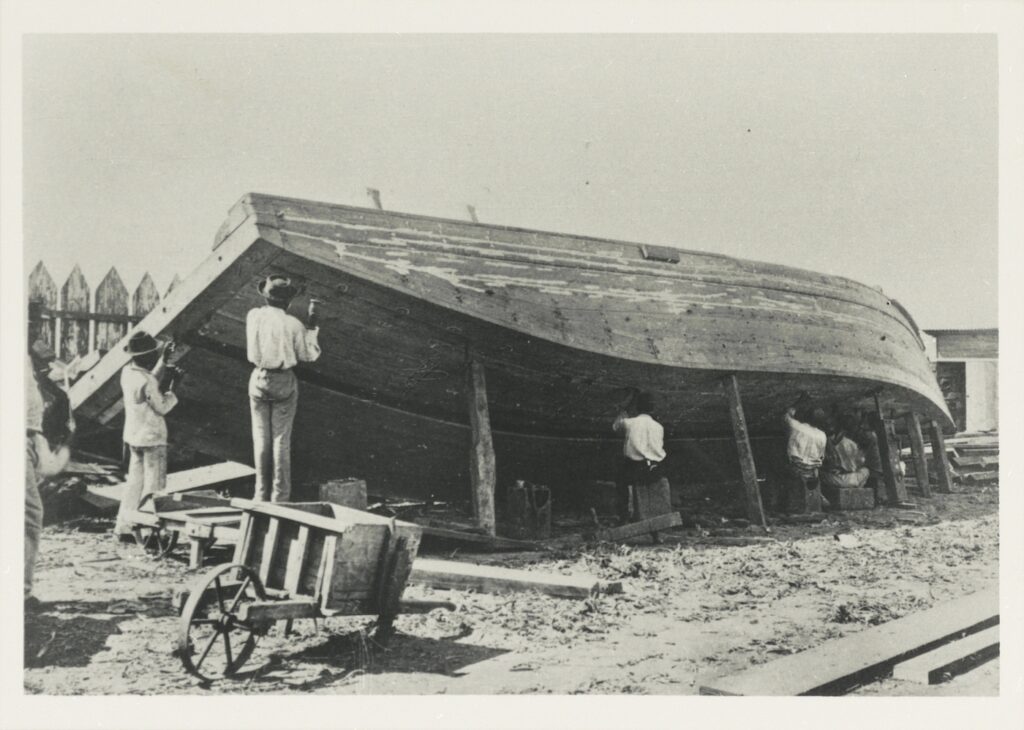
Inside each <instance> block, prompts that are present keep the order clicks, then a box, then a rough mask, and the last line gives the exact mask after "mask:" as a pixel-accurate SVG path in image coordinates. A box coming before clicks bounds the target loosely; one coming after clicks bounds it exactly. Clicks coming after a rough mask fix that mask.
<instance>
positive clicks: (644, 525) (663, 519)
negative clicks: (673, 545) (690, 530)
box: [594, 512, 683, 542]
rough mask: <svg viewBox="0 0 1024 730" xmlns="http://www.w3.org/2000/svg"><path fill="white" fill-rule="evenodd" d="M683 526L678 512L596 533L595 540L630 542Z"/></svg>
mask: <svg viewBox="0 0 1024 730" xmlns="http://www.w3.org/2000/svg"><path fill="white" fill-rule="evenodd" d="M681 524H683V518H682V517H681V516H680V514H679V513H678V512H670V513H668V514H667V515H659V516H657V517H652V518H651V519H649V520H641V521H640V522H630V523H629V524H626V525H622V526H620V527H610V528H608V529H605V530H597V531H596V532H595V533H594V539H595V540H603V541H605V542H618V541H619V540H628V539H629V538H631V537H638V536H640V535H650V534H651V533H653V532H658V531H660V530H668V529H671V528H673V527H678V526H679V525H681Z"/></svg>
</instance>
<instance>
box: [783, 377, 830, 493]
mask: <svg viewBox="0 0 1024 730" xmlns="http://www.w3.org/2000/svg"><path fill="white" fill-rule="evenodd" d="M806 400H807V399H806V396H803V395H802V396H801V397H800V400H799V401H797V405H799V404H801V403H804V402H805V401H806ZM782 418H783V421H784V422H785V424H786V429H787V432H788V435H787V440H786V456H787V460H788V465H789V470H790V477H791V479H792V482H791V484H788V485H786V489H785V490H784V492H783V495H784V496H783V502H784V504H783V505H782V506H783V508H784V509H787V510H788V509H791V508H798V505H795V504H792V503H791V500H790V496H791V495H792V489H793V488H794V487H795V488H797V489H799V490H800V491H801V492H803V493H802V494H800V495H799V497H798V502H799V503H800V504H802V505H806V504H807V494H806V492H808V491H812V492H813V491H816V490H819V486H820V485H819V483H818V469H820V468H821V464H822V462H823V461H824V458H825V445H826V443H827V441H828V437H827V436H826V435H825V431H824V428H825V412H824V411H823V410H821V409H820V408H817V409H815V410H814V411H812V412H811V414H810V416H809V417H807V420H806V421H804V420H801V419H799V418H798V417H797V408H796V405H793V406H790V407H789V408H787V409H786V412H785V414H783V417H782ZM797 485H799V486H797Z"/></svg>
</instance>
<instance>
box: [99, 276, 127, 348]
mask: <svg viewBox="0 0 1024 730" xmlns="http://www.w3.org/2000/svg"><path fill="white" fill-rule="evenodd" d="M93 312H94V313H95V314H96V325H95V327H96V344H95V348H96V349H97V350H103V351H107V350H112V349H113V348H114V346H115V345H116V344H117V343H118V342H120V341H121V338H122V337H124V336H125V334H126V333H127V332H128V324H127V323H126V322H123V321H109V320H104V319H102V318H101V315H106V314H115V315H122V316H124V315H127V314H128V289H127V288H125V285H124V282H123V281H121V276H120V275H119V274H118V273H117V269H116V268H114V267H110V271H108V272H107V275H106V276H104V277H103V281H101V282H100V285H99V286H97V287H96V304H95V306H94V307H93Z"/></svg>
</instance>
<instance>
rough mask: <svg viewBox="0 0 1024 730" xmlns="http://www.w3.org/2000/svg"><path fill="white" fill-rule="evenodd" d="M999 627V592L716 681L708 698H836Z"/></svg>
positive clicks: (705, 689)
mask: <svg viewBox="0 0 1024 730" xmlns="http://www.w3.org/2000/svg"><path fill="white" fill-rule="evenodd" d="M997 623H999V592H998V590H988V591H982V592H979V593H972V594H971V595H968V596H965V597H963V598H959V599H957V600H955V601H950V602H948V603H943V604H941V605H938V606H935V607H933V608H929V609H927V610H925V611H921V612H919V613H914V614H911V615H909V616H904V617H903V618H898V619H896V620H894V621H889V622H887V623H884V624H882V625H880V626H875V627H874V628H870V629H865V630H863V631H858V632H857V633H855V634H851V635H850V636H844V637H843V638H841V639H835V640H833V641H827V642H825V643H824V644H822V645H820V646H816V647H814V648H813V649H808V650H807V651H802V652H800V653H798V654H791V655H790V656H787V657H783V658H781V659H776V660H775V661H772V662H768V663H767V664H761V665H759V666H756V667H753V668H751V669H748V670H746V671H743V672H740V673H739V674H733V675H731V676H727V677H720V678H718V679H714V680H711V681H710V682H709V683H708V684H706V685H704V686H702V687H701V688H700V693H701V694H702V695H760V696H763V695H778V696H787V697H794V696H796V695H809V694H814V695H836V694H841V693H842V692H843V691H844V690H845V689H848V688H849V687H850V686H852V685H853V684H856V683H859V682H863V681H869V680H871V679H874V678H877V677H879V676H882V675H883V674H885V673H886V672H887V671H889V669H891V668H892V666H893V665H894V664H898V663H900V662H902V661H904V660H906V659H910V658H911V657H915V656H918V655H920V654H924V653H925V652H929V651H931V650H932V649H935V648H936V647H938V646H941V645H943V644H946V643H948V642H950V641H952V640H954V639H958V638H960V637H961V636H963V635H964V634H966V633H973V632H976V631H981V630H982V629H987V628H989V627H991V626H994V625H996V624H997Z"/></svg>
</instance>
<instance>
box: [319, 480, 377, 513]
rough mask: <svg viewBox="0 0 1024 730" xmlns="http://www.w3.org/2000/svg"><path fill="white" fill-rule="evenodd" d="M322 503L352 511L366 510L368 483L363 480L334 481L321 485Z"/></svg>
mask: <svg viewBox="0 0 1024 730" xmlns="http://www.w3.org/2000/svg"><path fill="white" fill-rule="evenodd" d="M320 501H321V502H330V503H331V504H340V505H341V506H342V507H351V508H352V509H363V510H364V509H366V506H367V502H366V482H365V481H363V480H362V479H332V480H331V481H328V482H324V483H323V484H321V485H320Z"/></svg>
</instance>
